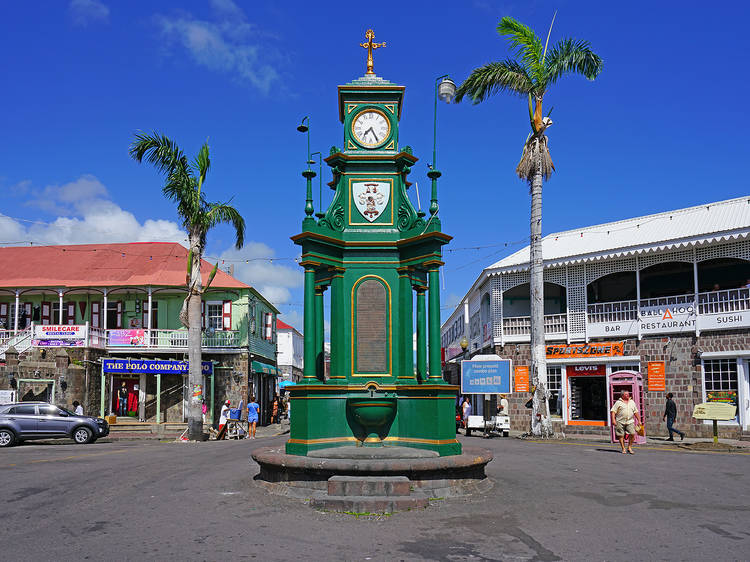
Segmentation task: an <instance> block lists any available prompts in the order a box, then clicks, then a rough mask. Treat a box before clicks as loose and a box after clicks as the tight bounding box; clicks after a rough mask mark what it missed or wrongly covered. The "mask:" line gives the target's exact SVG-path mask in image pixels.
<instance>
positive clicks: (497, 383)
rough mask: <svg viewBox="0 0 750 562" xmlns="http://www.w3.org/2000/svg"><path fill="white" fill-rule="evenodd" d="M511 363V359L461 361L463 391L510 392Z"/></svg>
mask: <svg viewBox="0 0 750 562" xmlns="http://www.w3.org/2000/svg"><path fill="white" fill-rule="evenodd" d="M510 363H511V362H510V359H492V360H477V359H472V360H470V361H468V360H467V361H461V393H462V394H508V393H510V367H511V365H510Z"/></svg>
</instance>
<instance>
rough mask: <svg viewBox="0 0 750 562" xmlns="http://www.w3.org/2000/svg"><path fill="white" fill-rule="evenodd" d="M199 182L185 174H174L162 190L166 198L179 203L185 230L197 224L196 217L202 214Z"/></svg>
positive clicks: (178, 212)
mask: <svg viewBox="0 0 750 562" xmlns="http://www.w3.org/2000/svg"><path fill="white" fill-rule="evenodd" d="M196 187H197V181H196V179H195V177H194V176H189V175H185V174H183V173H177V172H175V173H172V174H170V175H169V176H168V177H167V181H166V183H165V184H164V187H163V188H162V193H163V194H164V196H165V197H166V198H167V199H169V200H170V201H173V202H175V203H177V214H178V215H179V216H180V217H182V220H183V223H184V225H185V228H187V229H189V227H190V225H191V224H192V223H193V222H195V217H196V216H197V215H198V214H199V213H200V212H201V208H202V206H203V205H202V201H201V200H202V198H201V196H200V194H199V193H198V190H197V189H196Z"/></svg>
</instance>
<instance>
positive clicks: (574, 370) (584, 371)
mask: <svg viewBox="0 0 750 562" xmlns="http://www.w3.org/2000/svg"><path fill="white" fill-rule="evenodd" d="M566 370H567V373H568V376H569V377H580V376H586V375H588V376H597V377H603V376H604V375H606V374H607V366H606V365H568V366H567V367H566Z"/></svg>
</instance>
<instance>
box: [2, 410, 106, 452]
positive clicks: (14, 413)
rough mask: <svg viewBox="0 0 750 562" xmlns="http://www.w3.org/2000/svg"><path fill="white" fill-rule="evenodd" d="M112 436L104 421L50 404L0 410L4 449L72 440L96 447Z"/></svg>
mask: <svg viewBox="0 0 750 562" xmlns="http://www.w3.org/2000/svg"><path fill="white" fill-rule="evenodd" d="M106 435H109V424H108V423H107V422H106V420H103V419H102V418H92V417H89V416H77V415H75V414H74V413H73V412H70V411H68V410H66V409H65V408H60V407H58V406H54V405H52V404H47V403H46V402H16V403H13V404H3V405H2V406H0V447H9V446H11V445H13V444H14V443H17V442H21V441H27V440H32V439H52V438H59V437H69V438H71V439H73V440H74V441H75V442H76V443H81V444H83V443H93V442H94V441H96V440H97V439H99V437H105V436H106Z"/></svg>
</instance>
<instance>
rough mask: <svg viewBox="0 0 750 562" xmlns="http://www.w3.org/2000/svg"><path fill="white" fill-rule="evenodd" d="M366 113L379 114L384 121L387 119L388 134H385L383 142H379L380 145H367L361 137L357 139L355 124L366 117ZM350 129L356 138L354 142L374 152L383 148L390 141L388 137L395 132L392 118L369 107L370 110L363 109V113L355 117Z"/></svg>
mask: <svg viewBox="0 0 750 562" xmlns="http://www.w3.org/2000/svg"><path fill="white" fill-rule="evenodd" d="M365 113H378V114H380V115H382V116H383V119H385V121H386V123H388V132H387V133H386V134H385V138H384V139H383V140H382V141H381V142H378V143H375V144H367V143H366V142H364V141H363V140H361V139H360V138H359V137H357V133H355V132H354V123H356V121H357V119H359V117H360V115H364V114H365ZM349 129H350V130H349V133H350V134H351V135H352V137H354V140H356V141H357V142H358V143H359V144H360V146H362V147H363V148H367V149H370V150H374V149H376V148H380V147H382V146H383V145H384V144H385V143H386V141H387V140H388V137H390V136H391V131H392V130H393V126H392V125H391V119H390V117H388V116H387V115H386V114H385V112H384V111H382V110H380V109H377V108H375V107H368V108H366V109H363V110H362V111H360V112H359V113H358V114H357V115H355V116H354V117H352V120H351V122H350V123H349Z"/></svg>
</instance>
